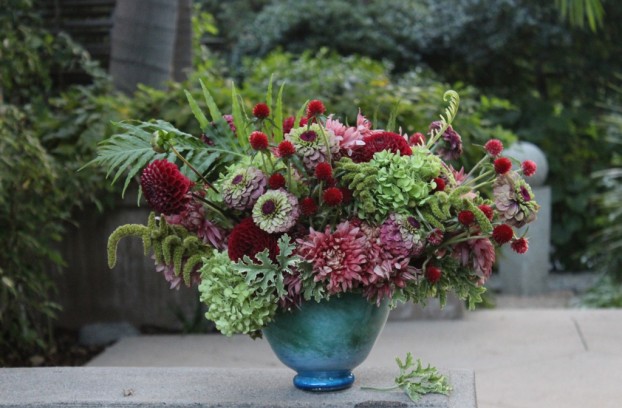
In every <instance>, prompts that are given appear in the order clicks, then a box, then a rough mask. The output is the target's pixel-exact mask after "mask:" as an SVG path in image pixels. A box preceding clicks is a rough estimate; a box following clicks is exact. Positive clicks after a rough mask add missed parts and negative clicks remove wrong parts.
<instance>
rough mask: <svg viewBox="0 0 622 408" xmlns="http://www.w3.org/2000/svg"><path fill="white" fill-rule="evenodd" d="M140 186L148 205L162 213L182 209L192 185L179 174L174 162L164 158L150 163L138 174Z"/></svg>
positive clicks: (175, 212) (165, 213) (170, 213)
mask: <svg viewBox="0 0 622 408" xmlns="http://www.w3.org/2000/svg"><path fill="white" fill-rule="evenodd" d="M140 186H141V187H142V190H143V194H144V196H145V199H146V200H147V203H148V204H149V207H151V208H153V209H154V210H155V211H156V212H158V213H161V214H164V215H173V214H177V213H178V212H180V211H182V210H183V209H184V207H185V205H186V202H187V200H188V198H187V197H186V193H187V192H188V191H189V190H190V188H191V187H192V182H191V181H190V179H188V177H186V176H184V175H183V174H181V172H180V171H179V169H178V168H177V166H176V165H175V164H174V163H171V162H169V161H168V160H166V159H163V160H156V161H154V162H152V163H150V164H149V165H148V166H147V167H145V169H144V170H143V172H142V175H141V176H140Z"/></svg>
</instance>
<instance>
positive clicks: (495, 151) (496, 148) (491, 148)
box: [484, 139, 503, 157]
mask: <svg viewBox="0 0 622 408" xmlns="http://www.w3.org/2000/svg"><path fill="white" fill-rule="evenodd" d="M484 149H486V151H487V152H488V154H489V155H491V156H492V157H497V156H499V155H500V154H501V152H502V151H503V143H501V141H500V140H497V139H490V140H489V141H487V142H486V144H485V145H484Z"/></svg>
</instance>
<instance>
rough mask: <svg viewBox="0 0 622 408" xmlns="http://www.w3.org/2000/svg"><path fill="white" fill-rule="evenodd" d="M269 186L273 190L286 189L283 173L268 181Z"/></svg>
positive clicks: (275, 174) (273, 176) (276, 174)
mask: <svg viewBox="0 0 622 408" xmlns="http://www.w3.org/2000/svg"><path fill="white" fill-rule="evenodd" d="M268 185H269V186H270V188H271V189H273V190H278V189H279V188H283V187H285V177H283V175H282V174H281V173H274V174H273V175H271V176H270V178H269V179H268Z"/></svg>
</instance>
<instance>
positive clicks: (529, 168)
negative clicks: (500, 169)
mask: <svg viewBox="0 0 622 408" xmlns="http://www.w3.org/2000/svg"><path fill="white" fill-rule="evenodd" d="M521 168H522V169H523V174H524V175H525V176H527V177H531V176H533V175H534V174H536V169H537V168H538V167H537V166H536V163H535V162H533V161H531V160H525V161H524V162H523V163H522V164H521Z"/></svg>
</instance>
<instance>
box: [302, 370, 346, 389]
mask: <svg viewBox="0 0 622 408" xmlns="http://www.w3.org/2000/svg"><path fill="white" fill-rule="evenodd" d="M353 383H354V374H352V372H351V371H312V372H308V371H307V372H301V373H299V374H298V375H296V376H295V377H294V386H295V387H296V388H298V389H301V390H304V391H316V392H328V391H339V390H345V389H346V388H350V387H351V386H352V384H353Z"/></svg>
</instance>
